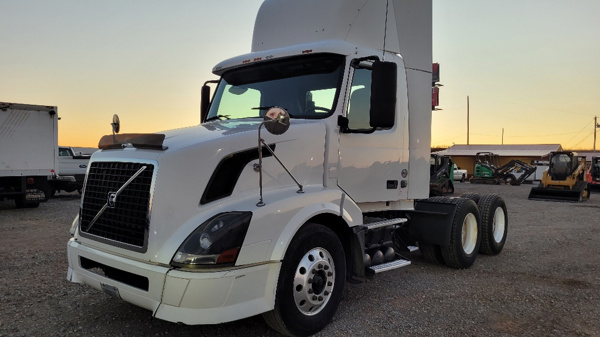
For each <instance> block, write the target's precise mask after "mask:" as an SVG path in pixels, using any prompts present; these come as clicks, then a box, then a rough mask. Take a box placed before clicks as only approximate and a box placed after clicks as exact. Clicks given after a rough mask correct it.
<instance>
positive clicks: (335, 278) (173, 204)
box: [67, 0, 508, 335]
mask: <svg viewBox="0 0 600 337" xmlns="http://www.w3.org/2000/svg"><path fill="white" fill-rule="evenodd" d="M431 11H432V4H431V1H430V0H429V1H427V0H419V1H416V0H392V1H389V2H387V3H386V2H385V1H368V2H365V1H358V0H330V1H318V0H306V1H289V0H267V1H265V2H264V3H263V4H262V6H261V8H260V10H259V12H258V16H257V18H256V23H255V28H254V36H253V41H252V52H251V53H249V54H246V55H241V56H237V57H234V58H231V59H228V60H225V61H223V62H221V63H219V64H218V65H216V66H215V67H214V68H213V73H214V74H215V75H217V76H219V80H218V84H217V86H216V89H215V92H214V94H213V96H212V99H211V96H210V89H209V87H208V86H205V87H203V89H202V104H201V106H202V109H201V110H202V112H201V115H202V117H201V124H200V125H198V126H194V127H189V128H185V129H178V130H173V131H167V132H164V133H157V134H117V135H109V136H105V137H104V138H103V139H102V140H101V142H100V146H99V147H100V148H101V150H100V151H98V152H96V153H94V155H93V156H92V158H91V160H90V167H89V169H88V173H87V176H86V182H85V186H84V191H83V196H82V202H81V208H80V213H79V214H78V215H77V216H76V217H75V219H74V221H73V224H72V226H71V233H72V234H73V237H72V238H71V240H70V241H69V242H68V247H67V248H68V250H67V254H68V260H69V268H68V272H67V279H68V280H70V281H71V282H76V283H83V284H87V285H89V286H91V287H94V288H97V289H98V290H100V291H104V292H105V293H107V294H110V295H112V296H116V297H118V298H121V299H123V300H125V301H127V302H130V303H133V304H135V305H138V306H140V307H143V308H146V309H148V310H151V311H152V314H153V315H154V316H155V317H157V318H160V319H163V320H167V321H171V322H180V323H184V324H217V323H222V322H229V321H233V320H238V319H242V318H245V317H249V316H253V315H257V314H261V313H262V314H263V315H264V317H265V320H266V321H267V323H268V324H269V325H270V326H271V327H273V328H274V329H276V330H277V331H279V332H281V333H284V334H287V335H311V334H314V333H316V332H318V331H320V330H321V329H323V328H324V327H325V326H326V325H327V324H328V322H329V321H330V320H331V318H332V317H333V316H334V314H335V312H336V309H337V307H338V304H339V303H340V300H341V297H342V292H343V289H344V285H345V283H346V282H361V281H364V280H366V279H368V278H370V277H376V275H377V274H378V273H382V272H387V271H391V270H394V269H397V268H400V267H404V266H407V265H410V258H411V257H412V255H414V254H416V253H417V251H419V250H420V251H421V252H422V254H423V256H424V257H425V258H426V259H427V260H429V261H432V262H437V263H444V264H446V265H448V266H451V267H455V268H468V267H470V266H471V265H472V264H473V263H474V261H475V259H476V257H477V255H478V253H479V252H482V253H485V254H492V255H494V254H498V253H500V251H501V250H502V248H503V245H504V243H505V240H506V235H507V232H508V231H507V224H508V223H507V219H508V218H507V211H506V206H505V204H504V201H503V200H502V198H501V197H499V196H498V195H491V194H490V195H483V196H479V195H471V196H470V197H469V198H447V197H435V198H430V199H427V198H428V194H429V159H430V136H431V135H430V133H431V85H432V62H431V50H432V46H431V43H432V38H431V34H432V32H431V31H432V28H431V24H432V22H431ZM115 124H116V123H115ZM114 126H115V129H118V127H117V126H116V125H114ZM265 129H266V130H265ZM398 276H400V275H398ZM390 286H393V285H390Z"/></svg>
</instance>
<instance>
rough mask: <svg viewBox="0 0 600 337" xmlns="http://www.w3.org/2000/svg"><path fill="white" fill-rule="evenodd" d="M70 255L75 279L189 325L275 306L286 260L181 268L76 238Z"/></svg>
mask: <svg viewBox="0 0 600 337" xmlns="http://www.w3.org/2000/svg"><path fill="white" fill-rule="evenodd" d="M67 255H68V259H69V269H68V272H67V279H68V280H69V281H71V282H74V283H82V284H87V285H89V286H91V287H93V288H96V289H98V290H104V291H105V292H107V293H109V294H111V295H113V296H118V297H120V298H121V299H123V300H125V301H127V302H129V303H132V304H135V305H137V306H139V307H142V308H146V309H148V310H151V311H152V312H153V315H154V316H155V317H157V318H160V319H163V320H166V321H170V322H175V323H184V324H217V323H223V322H230V321H234V320H238V319H242V318H246V317H250V316H253V315H257V314H260V313H263V312H266V311H269V310H272V309H273V307H274V302H275V289H276V287H277V278H278V275H279V270H280V267H281V263H280V262H272V263H266V264H261V265H254V266H250V267H245V268H238V269H228V270H219V271H198V272H189V271H181V270H177V269H172V268H169V267H165V266H159V265H154V264H149V263H143V262H139V261H133V260H130V259H127V258H124V257H121V256H116V255H112V254H109V253H106V252H103V251H99V250H96V249H93V248H90V247H86V246H83V245H82V244H80V243H78V242H77V241H75V239H71V240H70V241H69V242H68V245H67ZM82 261H87V264H88V265H89V263H90V261H92V262H93V263H94V264H97V265H102V266H106V267H108V268H111V269H112V270H118V271H123V272H125V274H126V275H130V276H132V277H133V278H135V279H143V280H147V283H145V284H146V285H147V286H146V285H145V286H143V287H139V285H137V284H133V285H130V284H127V281H124V282H120V281H117V280H116V279H118V278H114V277H107V276H106V274H105V275H101V274H103V273H101V272H100V273H99V272H98V271H97V268H84V267H82ZM85 265H86V262H84V266H85ZM86 267H87V266H86ZM132 274H133V275H132ZM122 280H123V279H122Z"/></svg>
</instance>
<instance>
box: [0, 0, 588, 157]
mask: <svg viewBox="0 0 600 337" xmlns="http://www.w3.org/2000/svg"><path fill="white" fill-rule="evenodd" d="M371 1H381V0H371ZM261 3H262V0H219V1H206V0H195V1H192V0H177V1H166V0H164V1H158V0H144V1H141V0H137V1H134V0H103V1H93V0H52V1H48V0H0V13H3V16H2V20H0V46H2V52H1V53H0V101H2V102H15V103H29V104H41V105H56V106H58V112H59V116H60V117H61V121H60V122H59V144H60V145H70V146H80V147H82V146H85V147H94V146H96V145H97V143H98V140H99V139H100V137H101V136H102V135H104V134H108V133H110V132H111V127H110V122H111V119H112V115H113V114H115V113H116V114H118V115H119V116H120V119H121V123H122V132H128V133H129V132H157V131H161V130H167V129H173V128H178V127H184V126H189V125H194V124H197V123H198V122H199V99H200V87H201V86H202V84H203V83H204V81H206V80H209V79H215V78H216V77H215V76H214V75H212V74H211V72H210V71H211V69H212V67H213V66H214V65H215V64H216V63H218V62H219V61H220V60H222V59H225V58H229V57H231V56H235V55H238V54H242V53H246V52H249V51H250V43H251V38H252V29H253V25H254V18H255V15H256V12H257V11H258V7H259V6H260V4H261ZM433 9H434V16H433V32H434V40H433V59H434V61H435V62H439V63H440V68H441V83H442V84H443V85H444V86H443V87H442V88H441V94H440V101H441V103H440V108H441V109H442V110H440V111H434V112H433V125H432V133H433V136H432V144H433V145H452V144H454V143H455V144H466V140H467V136H466V134H467V128H466V124H467V122H466V120H467V113H466V111H467V96H469V97H470V120H471V123H470V143H471V144H500V143H501V142H502V129H503V128H504V143H505V144H549V143H553V144H554V143H556V144H562V145H563V147H565V148H592V146H593V144H592V142H593V132H594V125H593V122H594V116H599V117H600V94H598V93H597V91H598V90H597V89H596V87H597V86H598V84H599V82H600V67H599V66H598V62H597V61H596V59H597V58H598V56H599V55H600V19H598V18H599V17H600V1H598V0H575V1H570V2H566V1H561V0H547V1H544V2H540V1H531V0H506V1H494V2H492V1H475V0H471V1H467V0H452V1H448V0H433ZM599 120H600V119H599Z"/></svg>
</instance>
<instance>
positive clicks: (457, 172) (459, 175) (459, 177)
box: [454, 164, 467, 183]
mask: <svg viewBox="0 0 600 337" xmlns="http://www.w3.org/2000/svg"><path fill="white" fill-rule="evenodd" d="M466 179H467V170H461V169H460V167H458V166H456V164H454V181H460V182H461V183H463V182H465V180H466Z"/></svg>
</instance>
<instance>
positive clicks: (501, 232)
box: [477, 194, 508, 255]
mask: <svg viewBox="0 0 600 337" xmlns="http://www.w3.org/2000/svg"><path fill="white" fill-rule="evenodd" d="M477 205H478V207H479V212H480V213H481V247H480V249H479V251H480V252H482V253H483V254H487V255H497V254H500V252H501V251H502V248H503V247H504V243H505V242H506V235H507V233H508V213H507V212H506V204H505V203H504V200H503V199H502V198H501V197H500V196H498V195H496V194H486V195H484V196H482V197H481V199H480V200H479V203H478V204H477Z"/></svg>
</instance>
